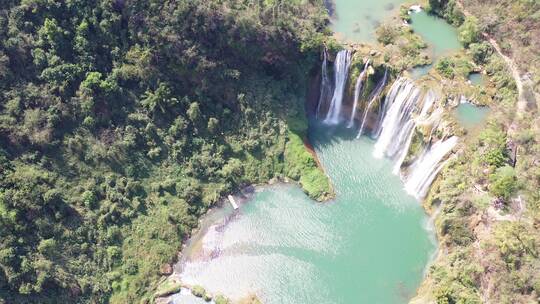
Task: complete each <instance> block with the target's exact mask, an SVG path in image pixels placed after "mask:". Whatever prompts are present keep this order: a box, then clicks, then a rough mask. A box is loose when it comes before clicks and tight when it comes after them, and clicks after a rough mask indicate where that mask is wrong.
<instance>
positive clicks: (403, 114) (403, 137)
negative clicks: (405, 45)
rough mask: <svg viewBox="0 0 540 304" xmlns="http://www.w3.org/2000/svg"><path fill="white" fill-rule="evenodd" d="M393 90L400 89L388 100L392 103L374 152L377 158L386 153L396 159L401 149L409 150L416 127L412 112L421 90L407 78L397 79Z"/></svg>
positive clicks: (385, 116)
mask: <svg viewBox="0 0 540 304" xmlns="http://www.w3.org/2000/svg"><path fill="white" fill-rule="evenodd" d="M392 90H398V92H397V94H391V95H393V96H395V98H393V99H391V100H388V103H389V104H390V105H389V107H388V111H387V112H386V114H385V115H384V119H383V121H382V129H381V134H380V136H379V139H378V140H377V142H376V143H375V149H374V152H373V154H374V156H375V157H377V158H382V157H383V156H385V155H386V156H387V157H389V158H392V159H394V158H395V157H396V156H397V155H398V153H399V152H400V151H402V150H404V149H407V150H408V146H407V141H408V138H409V136H410V134H411V132H412V131H413V129H414V121H412V114H413V111H414V109H415V107H416V104H417V103H418V100H419V98H420V96H421V90H420V89H419V88H417V87H416V86H415V85H414V82H412V81H411V80H409V79H405V78H400V79H398V80H396V82H395V83H394V85H393V86H392ZM391 93H392V92H391ZM389 95H390V94H389ZM406 146H407V147H406ZM405 153H406V152H405Z"/></svg>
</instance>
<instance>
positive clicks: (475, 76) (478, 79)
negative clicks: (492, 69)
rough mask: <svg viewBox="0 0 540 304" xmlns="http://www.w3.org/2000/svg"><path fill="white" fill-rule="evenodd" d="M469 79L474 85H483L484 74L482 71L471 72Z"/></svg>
mask: <svg viewBox="0 0 540 304" xmlns="http://www.w3.org/2000/svg"><path fill="white" fill-rule="evenodd" d="M469 81H470V82H471V83H472V84H474V85H478V86H483V85H484V75H482V74H481V73H471V74H469Z"/></svg>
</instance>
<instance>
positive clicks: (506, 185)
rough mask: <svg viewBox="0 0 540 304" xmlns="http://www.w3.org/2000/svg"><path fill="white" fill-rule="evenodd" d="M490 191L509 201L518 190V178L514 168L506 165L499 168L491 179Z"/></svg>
mask: <svg viewBox="0 0 540 304" xmlns="http://www.w3.org/2000/svg"><path fill="white" fill-rule="evenodd" d="M489 179H490V182H491V184H490V185H489V191H490V192H491V193H492V194H493V195H495V196H497V197H500V198H503V199H505V200H507V199H509V198H510V197H511V196H512V195H513V194H514V193H515V192H516V190H517V188H518V184H517V178H516V172H515V170H514V168H512V167H510V166H508V165H506V166H504V167H501V168H498V169H497V170H496V171H495V173H494V174H492V175H491V176H490V177H489Z"/></svg>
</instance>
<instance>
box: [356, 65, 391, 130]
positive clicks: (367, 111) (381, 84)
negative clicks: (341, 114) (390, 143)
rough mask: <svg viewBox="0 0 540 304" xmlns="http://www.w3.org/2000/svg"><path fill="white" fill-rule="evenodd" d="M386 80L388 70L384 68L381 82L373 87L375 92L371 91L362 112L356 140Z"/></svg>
mask: <svg viewBox="0 0 540 304" xmlns="http://www.w3.org/2000/svg"><path fill="white" fill-rule="evenodd" d="M387 79H388V68H386V70H385V71H384V76H383V78H382V79H381V81H379V83H378V84H377V86H376V87H375V90H374V91H373V95H372V97H371V100H370V101H369V103H368V105H367V107H366V110H365V111H364V117H363V118H362V123H361V124H360V130H359V131H358V135H357V136H356V138H360V136H362V132H363V131H364V125H365V123H366V119H367V116H368V114H369V111H370V110H371V106H372V105H373V102H375V101H376V100H377V99H378V98H379V96H380V95H381V93H382V90H383V88H384V86H385V85H386V80H387Z"/></svg>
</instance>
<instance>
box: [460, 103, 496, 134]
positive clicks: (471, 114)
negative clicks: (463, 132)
mask: <svg viewBox="0 0 540 304" xmlns="http://www.w3.org/2000/svg"><path fill="white" fill-rule="evenodd" d="M455 114H456V116H457V118H458V121H459V123H460V124H461V125H462V126H463V127H464V128H466V129H472V128H474V127H476V126H478V125H480V124H481V123H482V122H483V121H484V120H485V119H486V116H487V115H488V114H489V108H488V107H479V106H476V105H473V104H471V103H468V102H466V103H461V104H460V105H459V106H458V107H457V108H456V110H455Z"/></svg>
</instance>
